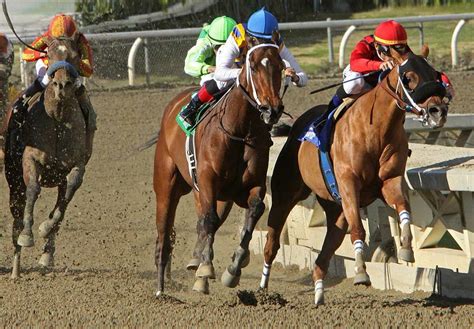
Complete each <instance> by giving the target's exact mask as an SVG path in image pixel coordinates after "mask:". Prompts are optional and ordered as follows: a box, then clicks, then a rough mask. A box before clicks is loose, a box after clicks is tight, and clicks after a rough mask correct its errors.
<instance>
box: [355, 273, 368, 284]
mask: <svg viewBox="0 0 474 329" xmlns="http://www.w3.org/2000/svg"><path fill="white" fill-rule="evenodd" d="M371 284H372V283H371V282H370V278H369V275H368V274H367V272H361V273H356V275H355V277H354V285H355V286H356V285H364V286H370V285H371Z"/></svg>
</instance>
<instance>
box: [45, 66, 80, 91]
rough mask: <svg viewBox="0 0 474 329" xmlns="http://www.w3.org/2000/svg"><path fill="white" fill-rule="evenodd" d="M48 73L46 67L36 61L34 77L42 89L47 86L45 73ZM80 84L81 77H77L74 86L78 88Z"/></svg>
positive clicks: (47, 76) (47, 78)
mask: <svg viewBox="0 0 474 329" xmlns="http://www.w3.org/2000/svg"><path fill="white" fill-rule="evenodd" d="M46 72H48V66H47V65H46V64H45V63H44V62H43V60H42V59H38V60H37V61H36V76H37V77H38V81H39V82H40V83H41V85H42V86H43V88H46V86H47V85H48V84H49V80H50V79H49V75H48V74H47V73H46ZM81 84H82V77H79V78H78V79H77V80H76V85H77V86H80V85H81Z"/></svg>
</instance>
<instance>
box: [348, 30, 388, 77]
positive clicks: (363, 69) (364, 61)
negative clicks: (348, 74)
mask: <svg viewBox="0 0 474 329" xmlns="http://www.w3.org/2000/svg"><path fill="white" fill-rule="evenodd" d="M371 41H372V42H371ZM372 44H373V39H372V38H371V36H367V37H365V38H364V39H362V40H361V41H359V43H358V44H357V45H356V46H355V48H354V50H353V51H352V53H351V59H350V67H351V71H354V72H359V73H368V72H372V71H377V70H378V69H379V67H380V63H382V61H381V60H380V59H379V58H378V56H377V52H376V51H375V47H374V46H373V45H372Z"/></svg>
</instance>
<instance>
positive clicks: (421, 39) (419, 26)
mask: <svg viewBox="0 0 474 329" xmlns="http://www.w3.org/2000/svg"><path fill="white" fill-rule="evenodd" d="M418 31H419V32H420V49H421V48H423V45H424V44H425V31H424V30H423V22H420V23H418Z"/></svg>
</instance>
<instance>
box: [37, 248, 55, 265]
mask: <svg viewBox="0 0 474 329" xmlns="http://www.w3.org/2000/svg"><path fill="white" fill-rule="evenodd" d="M38 264H40V265H41V266H43V267H47V268H49V267H53V266H54V256H53V255H52V254H50V253H47V252H45V253H43V254H42V255H41V258H40V259H39V261H38Z"/></svg>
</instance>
